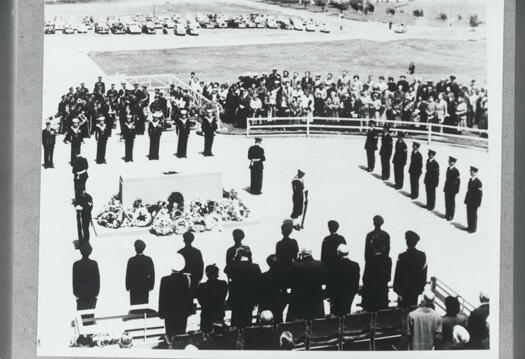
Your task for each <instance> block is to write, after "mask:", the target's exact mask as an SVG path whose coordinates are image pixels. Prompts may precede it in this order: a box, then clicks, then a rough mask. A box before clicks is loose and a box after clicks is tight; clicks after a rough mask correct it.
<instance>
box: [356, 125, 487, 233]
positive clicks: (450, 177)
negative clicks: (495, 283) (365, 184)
mask: <svg viewBox="0 0 525 359" xmlns="http://www.w3.org/2000/svg"><path fill="white" fill-rule="evenodd" d="M378 137H380V133H379V131H378V130H377V129H376V128H375V123H374V121H371V122H370V128H369V130H368V132H367V135H366V141H365V146H364V148H365V150H366V156H367V168H366V170H367V171H368V172H373V171H374V168H375V152H376V151H377V149H378ZM404 138H405V134H404V133H403V132H400V131H398V132H397V141H396V143H395V146H394V144H393V138H392V133H391V128H390V127H389V125H388V124H386V125H385V126H384V127H383V132H382V135H381V148H380V150H379V156H380V158H381V179H382V180H384V181H386V180H388V179H390V161H392V164H393V166H394V187H395V189H398V190H400V189H402V188H403V183H404V171H405V166H406V164H407V160H408V146H407V144H406V142H405V139H404ZM419 148H420V144H419V143H418V142H416V141H413V142H412V153H411V155H410V164H409V168H408V173H409V175H410V191H411V192H410V197H411V198H412V199H413V200H414V199H417V198H418V197H419V179H420V177H421V175H422V174H423V155H422V154H421V153H420V151H419ZM392 154H393V155H392ZM435 157H436V151H434V150H431V149H430V150H428V158H427V161H426V165H425V176H424V184H425V191H426V200H427V202H426V208H427V209H428V210H430V211H431V210H433V209H434V207H435V204H436V188H437V187H438V185H439V177H440V172H439V163H438V162H437V161H436V159H435ZM456 162H457V159H456V158H455V157H452V156H450V157H449V158H448V168H447V171H446V177H445V184H444V186H443V192H444V195H445V215H444V218H445V219H446V220H447V221H451V220H452V219H453V218H454V214H455V209H456V195H457V194H458V192H459V188H460V183H461V179H460V173H459V170H458V169H457V168H456ZM477 173H478V169H477V168H476V167H474V166H471V167H470V179H469V181H468V188H467V193H466V195H465V200H464V203H465V205H466V207H467V223H468V226H467V228H466V230H467V231H468V232H469V233H474V232H476V229H477V220H478V218H477V211H478V208H479V207H480V206H481V199H482V196H483V192H482V183H481V181H480V180H479V178H478V177H477Z"/></svg>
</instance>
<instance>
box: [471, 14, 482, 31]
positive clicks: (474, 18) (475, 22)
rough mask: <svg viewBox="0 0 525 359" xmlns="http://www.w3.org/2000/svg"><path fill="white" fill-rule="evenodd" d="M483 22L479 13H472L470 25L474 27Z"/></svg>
mask: <svg viewBox="0 0 525 359" xmlns="http://www.w3.org/2000/svg"><path fill="white" fill-rule="evenodd" d="M479 24H481V21H480V20H479V18H478V15H472V16H471V17H470V20H469V25H470V26H471V27H472V28H473V29H474V28H476V27H478V26H479Z"/></svg>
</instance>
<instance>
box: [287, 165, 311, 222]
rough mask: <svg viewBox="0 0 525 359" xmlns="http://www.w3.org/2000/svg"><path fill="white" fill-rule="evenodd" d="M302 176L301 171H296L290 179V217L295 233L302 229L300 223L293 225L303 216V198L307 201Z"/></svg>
mask: <svg viewBox="0 0 525 359" xmlns="http://www.w3.org/2000/svg"><path fill="white" fill-rule="evenodd" d="M304 175H305V173H304V172H303V171H301V170H297V175H296V176H295V177H294V178H293V179H292V191H293V194H292V202H293V209H292V214H291V215H290V217H291V218H292V221H293V222H294V226H293V228H294V229H295V230H297V231H299V230H301V229H302V226H301V224H300V223H295V222H296V221H297V219H298V218H299V217H300V216H301V215H302V214H303V210H304V202H305V198H306V201H308V190H305V187H304Z"/></svg>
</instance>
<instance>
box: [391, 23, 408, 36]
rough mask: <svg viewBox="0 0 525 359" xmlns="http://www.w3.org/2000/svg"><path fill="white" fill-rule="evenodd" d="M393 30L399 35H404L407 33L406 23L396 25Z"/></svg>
mask: <svg viewBox="0 0 525 359" xmlns="http://www.w3.org/2000/svg"><path fill="white" fill-rule="evenodd" d="M393 29H394V32H395V33H398V34H404V33H405V32H407V27H406V25H405V24H404V23H399V24H394V26H393Z"/></svg>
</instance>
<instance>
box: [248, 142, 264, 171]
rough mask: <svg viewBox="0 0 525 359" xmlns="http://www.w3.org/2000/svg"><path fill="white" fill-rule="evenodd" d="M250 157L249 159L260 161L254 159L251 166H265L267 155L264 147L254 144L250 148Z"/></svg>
mask: <svg viewBox="0 0 525 359" xmlns="http://www.w3.org/2000/svg"><path fill="white" fill-rule="evenodd" d="M248 159H249V160H256V159H258V160H259V161H253V162H252V165H251V166H250V168H251V167H260V168H264V165H263V162H264V161H266V157H265V156H264V149H263V148H262V147H261V146H257V145H253V146H251V147H250V148H249V149H248Z"/></svg>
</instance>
